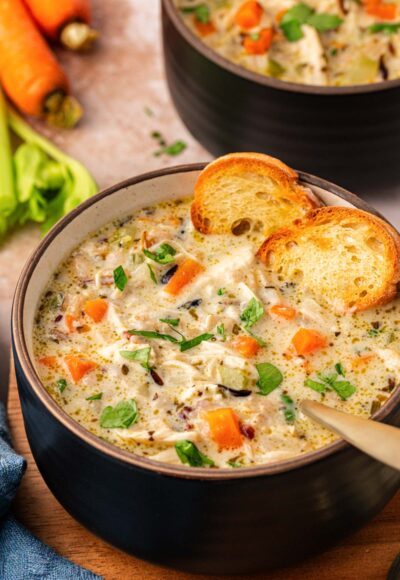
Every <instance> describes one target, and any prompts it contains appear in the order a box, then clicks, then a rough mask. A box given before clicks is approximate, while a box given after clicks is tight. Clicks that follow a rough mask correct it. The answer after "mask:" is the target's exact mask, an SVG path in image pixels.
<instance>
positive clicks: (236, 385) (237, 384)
mask: <svg viewBox="0 0 400 580" xmlns="http://www.w3.org/2000/svg"><path fill="white" fill-rule="evenodd" d="M219 372H220V376H221V383H222V384H223V385H225V386H227V387H231V388H232V389H243V388H244V387H246V386H247V383H248V379H247V376H246V373H245V372H244V371H242V370H241V369H231V368H229V367H221V368H220V369H219Z"/></svg>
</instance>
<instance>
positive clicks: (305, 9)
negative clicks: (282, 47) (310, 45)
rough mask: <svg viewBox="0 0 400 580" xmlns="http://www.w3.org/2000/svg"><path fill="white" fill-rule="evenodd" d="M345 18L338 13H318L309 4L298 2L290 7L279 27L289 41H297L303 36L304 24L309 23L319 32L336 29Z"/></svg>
mask: <svg viewBox="0 0 400 580" xmlns="http://www.w3.org/2000/svg"><path fill="white" fill-rule="evenodd" d="M342 22H343V20H342V19H341V18H340V17H339V16H337V15H336V14H326V13H320V14H317V13H316V12H315V10H313V8H311V7H310V6H308V5H307V4H304V3H300V4H296V5H295V6H293V7H292V8H289V10H287V11H286V12H285V14H284V15H283V16H282V19H281V21H280V23H279V27H280V29H281V30H282V32H283V34H284V35H285V37H286V38H287V40H289V42H296V41H297V40H300V39H301V38H303V36H304V34H303V31H302V28H301V27H302V25H303V24H308V25H309V26H312V27H313V28H315V29H316V30H318V31H319V32H327V31H328V30H335V29H336V28H337V27H338V26H340V24H341V23H342Z"/></svg>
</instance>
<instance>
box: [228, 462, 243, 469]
mask: <svg viewBox="0 0 400 580" xmlns="http://www.w3.org/2000/svg"><path fill="white" fill-rule="evenodd" d="M227 464H228V465H229V467H232V468H233V469H237V468H238V467H242V465H241V464H240V463H238V462H237V461H234V460H230V461H227Z"/></svg>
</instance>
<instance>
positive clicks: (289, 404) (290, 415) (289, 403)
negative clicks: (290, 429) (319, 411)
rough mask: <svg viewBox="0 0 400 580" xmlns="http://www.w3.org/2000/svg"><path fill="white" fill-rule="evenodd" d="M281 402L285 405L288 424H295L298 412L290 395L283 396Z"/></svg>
mask: <svg viewBox="0 0 400 580" xmlns="http://www.w3.org/2000/svg"><path fill="white" fill-rule="evenodd" d="M281 401H282V403H283V405H284V407H283V415H284V417H285V421H286V423H289V424H293V423H294V421H295V419H296V411H295V404H294V401H293V399H292V398H291V397H289V395H285V394H282V395H281Z"/></svg>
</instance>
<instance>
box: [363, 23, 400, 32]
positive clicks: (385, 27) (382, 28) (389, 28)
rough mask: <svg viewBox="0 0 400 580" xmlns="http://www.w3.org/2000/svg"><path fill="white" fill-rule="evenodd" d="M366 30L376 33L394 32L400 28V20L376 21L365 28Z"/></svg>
mask: <svg viewBox="0 0 400 580" xmlns="http://www.w3.org/2000/svg"><path fill="white" fill-rule="evenodd" d="M367 30H368V32H371V33H372V34H376V33H377V32H383V33H384V34H395V33H396V32H398V31H399V30H400V22H376V23H375V24H371V26H368V28H367Z"/></svg>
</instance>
